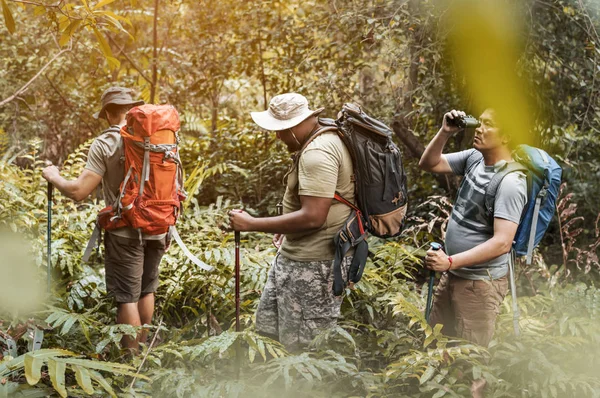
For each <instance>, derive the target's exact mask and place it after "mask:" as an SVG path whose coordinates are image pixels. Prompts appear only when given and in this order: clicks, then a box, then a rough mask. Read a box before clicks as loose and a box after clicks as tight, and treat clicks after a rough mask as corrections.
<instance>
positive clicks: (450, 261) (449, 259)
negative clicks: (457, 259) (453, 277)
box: [444, 256, 454, 272]
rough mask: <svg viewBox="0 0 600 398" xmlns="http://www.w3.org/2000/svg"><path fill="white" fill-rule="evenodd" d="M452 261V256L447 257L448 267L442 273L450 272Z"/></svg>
mask: <svg viewBox="0 0 600 398" xmlns="http://www.w3.org/2000/svg"><path fill="white" fill-rule="evenodd" d="M452 261H454V260H452V256H448V262H449V263H450V265H449V266H448V269H447V270H446V271H444V272H448V271H450V269H451V268H452Z"/></svg>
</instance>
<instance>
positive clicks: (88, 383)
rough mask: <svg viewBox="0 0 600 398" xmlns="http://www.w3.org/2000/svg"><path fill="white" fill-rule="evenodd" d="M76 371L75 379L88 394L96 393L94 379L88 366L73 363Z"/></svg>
mask: <svg viewBox="0 0 600 398" xmlns="http://www.w3.org/2000/svg"><path fill="white" fill-rule="evenodd" d="M71 367H72V368H73V371H74V372H75V379H76V380H77V384H79V387H81V388H82V390H83V391H85V392H86V393H88V394H93V393H94V386H93V385H92V379H91V378H90V371H89V370H87V369H86V368H83V367H81V366H77V365H71Z"/></svg>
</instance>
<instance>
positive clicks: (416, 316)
mask: <svg viewBox="0 0 600 398" xmlns="http://www.w3.org/2000/svg"><path fill="white" fill-rule="evenodd" d="M33 3H35V2H30V1H28V2H22V1H19V0H2V2H1V6H2V9H3V22H4V25H3V26H2V27H0V34H2V33H4V35H3V36H2V38H3V40H2V41H0V92H4V93H7V96H10V95H11V94H13V93H18V91H19V90H20V89H21V88H22V87H23V86H24V85H26V84H27V82H28V81H29V80H30V79H31V78H32V77H35V76H36V74H37V73H38V72H40V71H41V70H42V68H43V67H44V66H45V65H48V67H47V68H46V69H44V71H43V73H41V74H39V76H38V77H37V78H36V79H35V80H33V81H32V82H31V85H29V86H28V87H27V90H25V91H23V92H21V93H20V94H19V95H17V96H15V98H14V99H12V101H10V102H8V103H7V104H5V105H3V106H2V107H0V174H1V175H2V177H1V178H0V226H1V227H2V229H6V230H7V231H10V232H11V233H13V234H14V233H19V234H21V235H24V237H25V238H23V239H25V240H26V241H27V244H28V245H29V249H30V252H31V254H32V255H33V256H34V258H35V260H36V264H37V266H38V267H39V272H38V275H37V276H38V279H39V280H40V281H42V283H44V282H45V277H46V274H45V265H46V260H47V259H46V257H45V256H46V254H45V253H46V250H45V248H46V240H45V232H46V223H47V214H46V182H45V180H43V179H42V178H41V169H42V167H43V163H44V162H43V161H44V160H46V159H51V160H53V161H54V162H55V163H56V164H61V165H62V170H61V174H62V175H63V176H65V177H66V178H69V179H74V178H76V177H77V176H79V175H80V173H81V172H82V171H83V169H84V166H85V161H86V153H87V150H88V149H89V146H90V145H91V142H92V138H93V137H94V136H96V135H97V133H98V132H99V131H101V129H102V128H103V127H104V125H103V124H102V122H101V121H97V120H94V119H92V118H91V114H93V113H94V112H95V111H97V110H98V102H99V97H100V94H101V93H102V91H103V89H105V88H106V87H108V86H110V85H117V84H118V85H125V86H130V87H133V88H136V89H137V90H138V91H139V94H140V96H141V97H142V98H143V99H145V100H146V101H149V100H150V96H151V94H150V93H151V90H152V88H153V77H151V76H152V75H153V72H154V71H155V72H156V79H157V85H156V86H155V87H154V88H155V89H157V92H158V95H157V101H156V102H157V103H171V104H173V105H175V106H176V107H177V109H178V110H179V111H180V114H181V117H182V131H181V138H182V159H183V163H184V165H185V172H186V176H187V179H186V182H185V188H186V190H187V191H188V193H189V197H188V199H187V200H186V202H185V211H184V212H183V214H182V217H181V218H180V221H179V222H178V230H179V232H180V234H181V236H182V238H183V239H184V241H185V242H186V244H187V245H188V247H189V248H190V249H191V250H192V252H194V253H195V254H196V255H198V256H199V257H200V258H201V259H203V260H204V261H205V262H207V263H209V264H211V265H213V266H214V267H215V270H214V271H213V272H211V273H207V272H205V271H203V270H199V269H197V268H196V267H195V266H194V265H193V264H192V263H190V262H189V261H188V260H187V259H186V258H185V256H184V255H183V253H182V251H181V249H180V248H179V247H177V246H176V245H173V246H172V247H171V248H170V249H169V251H168V252H167V254H166V255H165V256H164V259H163V261H162V263H161V279H160V285H159V288H158V292H157V294H156V303H157V304H156V319H161V320H162V322H163V326H161V327H160V328H158V327H153V326H145V328H146V329H148V330H149V331H150V333H151V334H154V335H155V334H158V336H159V337H158V339H157V344H155V346H154V347H149V345H144V346H143V350H142V355H143V356H142V357H134V358H128V357H127V356H126V355H124V353H123V352H122V351H121V350H120V340H121V339H122V338H123V336H134V335H136V334H137V333H139V331H140V329H139V328H133V327H127V326H123V325H114V319H115V309H114V303H113V302H112V301H111V299H109V298H107V297H106V287H105V283H104V274H103V267H102V263H103V253H102V252H103V250H102V249H99V250H98V251H97V252H95V253H94V255H93V256H92V262H91V263H90V264H83V263H82V262H81V255H82V251H83V250H82V248H83V247H85V245H86V243H87V240H88V238H89V236H90V233H91V229H92V226H93V224H94V221H95V218H96V214H97V212H98V211H99V210H100V209H101V207H102V204H101V203H99V201H98V198H95V197H94V196H95V195H93V198H92V200H89V201H84V202H81V203H73V202H72V201H70V200H68V199H67V198H65V197H63V196H62V195H60V194H59V193H58V192H55V200H54V204H53V216H52V258H51V259H50V263H51V276H52V278H53V281H54V283H53V285H52V289H51V297H52V298H51V299H48V301H47V303H46V304H48V307H47V310H45V311H40V312H38V313H36V314H33V315H31V317H32V318H33V319H28V318H29V315H30V314H17V315H14V316H13V317H12V318H11V319H10V320H8V319H2V320H0V332H1V334H0V338H1V339H0V397H2V396H32V397H33V396H45V395H49V394H52V393H53V391H56V392H58V393H59V394H62V395H63V396H64V394H65V391H66V392H67V393H69V394H70V395H73V396H84V395H88V394H94V395H101V394H104V395H106V394H109V395H112V394H121V395H123V396H133V395H136V396H144V395H153V396H177V397H187V396H245V397H254V396H256V397H264V396H277V397H279V396H282V395H283V394H285V395H287V396H291V397H296V396H298V397H308V396H310V397H313V396H326V397H338V396H340V397H341V396H373V397H375V396H377V397H379V396H394V397H427V398H431V397H442V396H468V395H469V387H470V384H471V382H472V380H474V379H477V378H479V377H485V378H486V380H487V381H488V384H489V385H488V389H487V394H488V396H490V397H534V396H535V397H537V396H542V397H546V396H547V397H562V396H577V397H595V396H598V391H599V390H600V386H599V385H598V381H597V374H598V373H599V372H600V368H599V362H598V361H599V360H598V358H600V355H599V354H600V353H599V352H598V349H597V347H599V343H600V341H599V340H600V337H599V331H598V330H599V325H598V319H599V317H598V315H599V314H598V308H599V307H598V297H599V293H598V289H597V288H596V287H595V284H596V281H597V280H598V275H599V271H600V268H598V257H597V249H598V247H599V246H598V241H599V240H598V236H599V233H598V230H599V228H598V225H596V224H598V219H597V200H596V199H595V198H597V197H598V195H599V194H600V183H599V180H598V177H599V176H600V174H599V170H600V162H599V161H598V159H599V156H598V154H599V153H600V148H599V147H598V143H597V141H598V140H597V134H596V133H597V126H598V121H599V120H600V115H599V114H598V112H597V109H596V108H597V106H596V103H597V98H598V84H597V82H598V76H597V74H598V71H599V69H598V68H597V64H598V62H597V61H598V56H599V55H600V52H599V51H598V47H597V46H598V42H599V40H598V35H597V31H598V21H599V15H598V6H597V4H595V3H593V2H590V1H587V0H583V1H575V0H552V1H537V0H533V1H529V2H512V3H514V4H515V6H516V7H517V8H515V11H514V12H515V13H517V14H519V15H525V16H526V17H527V18H526V20H527V25H526V26H525V29H524V30H523V32H522V36H523V37H525V38H526V40H527V42H526V43H525V45H524V46H523V47H522V48H519V49H518V62H517V65H516V66H515V69H516V71H517V72H518V73H519V74H520V75H522V76H527V77H528V78H529V80H530V81H531V82H532V86H533V87H534V89H532V90H530V91H529V93H528V95H529V98H528V99H529V100H531V101H532V102H533V103H535V104H537V107H536V108H535V110H534V111H533V115H532V119H533V120H534V124H535V126H534V132H535V133H536V137H537V140H538V142H537V143H538V145H540V146H543V147H545V148H546V149H548V150H549V152H550V153H552V154H553V155H555V156H556V157H557V158H558V159H559V160H560V161H561V163H562V164H563V165H564V166H565V174H564V177H565V180H566V181H568V183H569V185H568V187H569V188H568V190H567V189H566V188H565V189H564V191H563V194H562V196H561V201H560V203H559V221H560V224H559V225H558V227H555V226H553V227H552V228H551V231H550V233H549V234H548V237H547V239H546V243H545V244H544V249H543V250H541V251H540V253H538V254H537V256H536V261H535V262H534V264H533V265H532V266H525V265H520V266H519V271H518V279H517V283H518V292H519V295H520V298H519V306H520V309H521V313H522V319H521V324H520V326H521V329H522V336H521V338H520V339H516V338H515V337H514V336H513V335H512V312H511V310H510V304H511V303H510V298H507V299H506V301H505V303H504V306H503V309H502V313H501V314H500V317H499V320H498V328H497V333H496V336H495V340H494V341H493V343H492V345H491V347H489V349H488V350H486V349H483V348H482V347H477V346H474V345H472V344H469V343H467V342H464V341H459V340H456V339H451V338H449V337H447V336H444V335H442V334H441V333H440V328H439V326H438V327H434V328H432V327H430V326H429V325H427V324H426V322H425V320H424V318H423V315H422V313H423V310H424V306H425V297H426V294H427V287H426V285H425V280H426V275H425V273H424V270H423V269H422V265H421V259H422V257H423V255H424V249H425V247H426V245H427V244H428V243H429V242H430V241H432V240H436V241H439V240H443V238H444V233H445V229H446V225H447V220H448V215H449V209H450V207H451V201H450V200H448V198H447V197H446V196H445V193H444V195H441V194H440V188H441V187H442V186H444V185H445V184H444V181H441V180H433V179H432V178H431V177H430V176H429V175H422V174H420V171H418V169H417V167H416V164H415V161H414V159H413V158H415V157H418V156H419V155H420V154H419V153H418V148H416V149H415V148H413V147H411V145H409V144H407V142H406V141H405V140H404V139H402V134H401V133H408V134H411V135H412V136H413V137H414V138H415V140H416V141H417V142H419V143H421V144H424V143H426V142H427V140H428V139H429V138H430V137H431V136H432V135H433V134H435V132H436V131H437V129H438V125H439V121H440V120H441V117H442V115H443V113H444V112H445V111H447V110H448V109H452V108H461V109H466V110H468V111H470V112H473V113H476V111H477V110H476V109H473V108H474V105H473V104H474V103H476V101H475V99H474V98H472V94H465V93H467V92H469V87H466V80H465V79H463V78H462V76H460V75H459V73H458V72H457V66H456V62H455V60H454V59H453V51H454V50H453V48H451V47H449V45H448V37H449V36H448V34H449V32H448V27H447V26H443V25H441V24H440V23H439V21H440V20H441V18H442V17H443V16H444V15H445V14H446V13H447V11H448V8H447V7H448V6H447V4H445V3H444V2H438V1H415V0H410V1H403V0H394V1H387V2H382V1H364V0H359V1H352V2H329V1H322V0H310V1H299V0H275V1H269V2H264V1H253V0H251V1H245V2H239V1H238V2H232V1H229V0H225V1H218V2H215V1H200V2H196V3H193V2H192V3H190V2H183V1H179V0H174V1H170V2H159V8H158V14H157V16H158V18H157V37H158V46H157V48H156V54H157V56H156V58H155V57H154V55H153V53H154V50H155V48H154V43H153V37H152V36H153V35H152V33H153V29H154V28H153V17H154V15H153V10H154V2H153V1H150V0H136V1H130V2H116V1H111V0H104V1H99V2H89V1H83V2H79V3H74V2H68V1H67V2H55V3H52V4H50V3H48V4H46V3H40V4H33ZM512 3H511V4H512ZM462 4H464V3H462ZM465 8H468V7H465ZM465 15H466V17H465V18H464V19H461V20H460V21H456V22H457V23H461V24H467V23H469V19H468V16H469V15H470V14H469V13H468V10H467V12H466V14H465ZM0 25H1V24H0ZM9 33H10V34H9ZM61 49H62V50H66V51H65V53H63V54H62V55H61V56H60V57H59V58H57V59H54V57H55V55H56V54H57V51H60V50H61ZM53 59H54V60H53ZM285 91H297V92H301V93H302V94H304V95H306V96H307V97H308V98H309V101H310V103H311V106H312V107H318V106H321V105H323V106H326V108H327V109H326V111H325V112H324V114H323V115H324V116H329V117H335V114H336V111H337V110H338V109H340V107H341V105H342V103H343V102H346V101H357V102H359V103H361V104H362V105H364V106H365V107H366V109H368V110H369V112H370V113H371V114H373V115H375V116H376V117H378V118H381V119H382V120H384V121H385V122H388V123H390V124H392V125H393V126H394V128H395V131H396V133H397V135H398V138H400V139H401V140H402V141H403V143H405V144H407V145H406V146H405V151H404V152H405V154H406V155H407V156H406V157H405V158H406V160H405V165H406V166H407V170H408V173H409V174H408V175H409V183H410V200H411V205H410V206H411V214H410V215H409V216H410V217H409V220H408V222H407V228H406V230H405V235H404V237H403V238H401V239H397V240H389V241H382V240H378V239H373V238H371V239H370V242H369V243H370V248H371V251H372V252H373V256H372V258H370V259H369V261H368V264H367V269H366V271H365V275H364V277H363V280H362V281H361V282H360V283H359V284H358V285H357V286H355V287H354V289H347V291H346V296H345V300H344V302H343V307H342V317H341V318H340V319H339V322H338V326H337V327H335V328H332V329H330V330H325V331H322V333H320V334H319V335H318V336H317V337H316V338H315V339H314V341H313V342H312V344H311V346H310V348H309V350H308V351H307V352H303V353H290V352H287V351H286V350H285V348H284V347H282V346H281V345H280V344H279V343H277V342H275V341H273V340H270V339H269V338H267V337H264V336H260V335H257V334H256V333H255V332H254V326H253V322H254V319H253V315H254V313H255V311H256V308H257V306H258V300H259V297H260V295H261V292H262V289H263V287H264V285H265V282H266V279H267V271H268V268H269V264H270V263H271V261H272V260H273V258H274V256H275V250H274V249H273V248H272V246H271V242H270V237H269V236H266V235H264V234H252V233H248V234H243V239H242V270H243V271H242V279H241V294H242V300H241V322H242V325H243V329H244V331H243V332H241V333H235V332H233V328H232V326H233V319H234V297H235V296H234V294H235V293H234V292H235V290H234V282H233V242H232V240H233V236H232V235H233V234H231V233H230V232H228V231H227V230H225V229H224V228H223V226H224V225H225V224H226V222H227V216H226V214H227V211H228V210H230V209H232V208H239V207H240V206H243V207H244V208H245V209H247V210H248V211H249V212H250V213H252V214H256V215H261V216H265V215H273V214H274V212H275V210H274V204H275V203H277V202H278V201H279V199H280V198H281V196H282V193H283V184H282V178H283V176H284V174H285V172H286V170H287V168H288V167H289V159H288V156H289V154H288V153H287V152H286V150H285V148H283V146H282V145H281V144H280V143H279V142H278V141H277V140H276V139H275V136H274V134H272V133H271V132H263V131H259V129H258V128H257V127H256V126H255V125H254V124H253V123H251V120H250V117H249V112H250V111H255V110H262V109H265V108H266V102H268V100H269V99H270V98H271V97H272V96H273V95H275V94H277V93H280V92H285ZM0 100H2V99H0ZM469 139H470V137H469V135H468V134H463V135H459V136H457V137H456V139H455V140H453V141H452V142H451V143H450V144H449V148H450V149H460V148H466V147H467V146H469V145H470V143H469ZM447 182H448V181H446V183H447ZM446 185H450V186H452V183H450V184H446ZM593 220H596V223H595V224H592V221H593ZM574 282H584V283H585V285H583V284H574ZM3 283H8V282H4V281H3ZM22 296H23V297H19V299H21V300H23V301H26V300H27V299H28V298H29V296H27V295H26V294H22ZM34 328H37V330H41V329H44V330H45V333H44V343H43V344H44V347H55V348H54V349H52V350H50V351H48V349H46V348H45V349H43V350H38V351H34V352H27V351H26V346H27V345H28V344H31V340H32V337H31V336H30V335H29V333H30V331H31V330H34ZM13 340H14V341H16V343H17V347H15V348H14V350H17V352H18V353H19V354H20V356H17V358H16V359H18V360H17V361H16V362H14V361H15V360H16V359H15V358H11V357H10V356H9V355H8V354H9V352H8V351H9V350H8V344H9V342H10V341H13ZM60 347H63V348H64V349H63V348H60ZM65 349H68V351H67V350H65ZM75 353H81V354H83V355H82V356H81V357H80V356H79V354H75ZM44 355H46V357H44ZM40 356H41V357H40ZM144 357H145V358H146V360H145V361H144V364H143V366H142V358H144ZM19 358H20V359H19ZM26 358H27V364H28V365H27V366H25V359H26ZM120 362H122V363H125V364H121V363H120ZM9 365H10V368H9ZM137 369H140V372H141V375H140V376H138V378H137V381H136V382H135V383H133V387H131V388H130V387H129V385H130V384H131V376H132V374H133V372H134V371H135V370H137ZM3 372H5V373H3ZM238 373H239V378H238V376H237V375H238ZM148 379H152V383H150V381H149V380H148ZM26 381H32V382H35V385H33V386H30V385H29V384H26Z"/></svg>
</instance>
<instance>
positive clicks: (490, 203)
mask: <svg viewBox="0 0 600 398" xmlns="http://www.w3.org/2000/svg"><path fill="white" fill-rule="evenodd" d="M512 156H513V159H514V160H515V161H516V163H508V164H507V166H505V167H504V169H501V170H500V171H498V172H497V173H496V175H494V177H492V180H491V181H490V183H489V185H488V187H487V188H486V192H485V207H486V211H487V212H488V214H490V215H493V214H494V200H495V198H496V192H497V191H498V187H499V186H500V183H501V182H502V179H503V178H504V177H506V175H507V174H509V173H514V172H517V171H521V172H523V173H525V175H526V176H527V205H526V206H525V209H524V210H523V213H522V214H521V222H520V223H519V228H518V229H517V233H516V234H515V239H514V242H513V250H514V251H515V253H516V254H517V255H518V256H527V257H526V262H527V264H531V261H532V257H533V249H534V248H535V247H537V245H538V244H539V243H540V241H541V240H542V237H543V236H544V234H545V233H546V230H547V229H548V225H550V221H551V220H552V216H553V215H554V211H555V209H556V198H557V197H558V192H559V190H560V183H561V175H562V169H561V167H560V166H559V165H558V163H556V161H555V160H554V159H552V157H551V156H550V155H548V153H546V152H545V151H543V150H541V149H539V148H535V147H531V146H528V145H519V146H518V147H517V149H516V150H515V151H514V152H513V154H512Z"/></svg>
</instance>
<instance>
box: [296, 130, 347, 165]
mask: <svg viewBox="0 0 600 398" xmlns="http://www.w3.org/2000/svg"><path fill="white" fill-rule="evenodd" d="M337 130H338V129H337V127H335V126H324V127H321V128H320V129H318V130H317V131H315V132H314V133H312V134H311V135H309V136H308V137H307V138H306V141H304V144H302V148H300V150H298V152H297V153H296V156H297V158H298V159H300V155H301V154H302V152H304V150H305V149H306V147H308V145H309V144H310V143H311V142H313V140H314V139H315V138H317V136H319V135H321V134H323V133H327V132H329V131H337Z"/></svg>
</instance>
